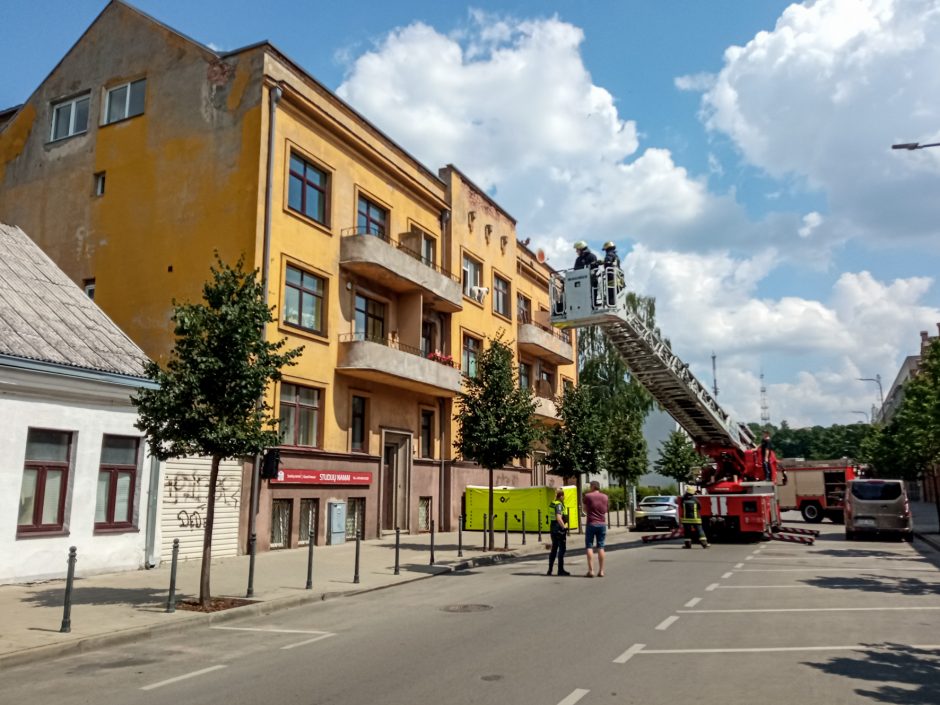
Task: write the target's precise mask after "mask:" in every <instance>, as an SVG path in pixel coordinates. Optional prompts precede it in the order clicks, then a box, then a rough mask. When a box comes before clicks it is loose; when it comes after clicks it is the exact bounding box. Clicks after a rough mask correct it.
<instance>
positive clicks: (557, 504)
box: [549, 499, 568, 528]
mask: <svg viewBox="0 0 940 705" xmlns="http://www.w3.org/2000/svg"><path fill="white" fill-rule="evenodd" d="M549 508H550V510H551V517H552V526H558V522H557V521H556V519H555V517H557V516H558V515H559V514H561V517H562V519H564V520H565V521H567V519H568V518H567V516H565V503H564V502H562V501H561V500H560V499H556V500H555V501H554V502H552V503H551V505H549ZM559 528H560V527H559Z"/></svg>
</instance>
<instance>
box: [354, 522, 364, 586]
mask: <svg viewBox="0 0 940 705" xmlns="http://www.w3.org/2000/svg"><path fill="white" fill-rule="evenodd" d="M361 533H362V532H360V531H357V532H356V572H355V573H354V574H353V582H354V583H356V584H357V585H358V584H359V544H360V542H361V538H360V534H361Z"/></svg>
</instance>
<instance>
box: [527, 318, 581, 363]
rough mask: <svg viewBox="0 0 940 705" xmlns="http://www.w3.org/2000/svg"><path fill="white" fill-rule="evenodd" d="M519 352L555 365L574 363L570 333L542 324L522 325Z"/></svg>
mask: <svg viewBox="0 0 940 705" xmlns="http://www.w3.org/2000/svg"><path fill="white" fill-rule="evenodd" d="M517 340H518V345H519V352H523V353H526V354H528V355H533V356H535V357H538V358H540V359H542V360H546V361H548V362H551V363H552V364H554V365H570V364H572V363H573V362H574V346H573V345H572V344H571V335H570V334H569V333H568V331H561V330H558V329H557V328H553V327H552V326H548V325H544V324H542V323H535V322H531V323H520V324H519V337H518V339H517Z"/></svg>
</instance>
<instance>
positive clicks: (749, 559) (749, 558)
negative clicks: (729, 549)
mask: <svg viewBox="0 0 940 705" xmlns="http://www.w3.org/2000/svg"><path fill="white" fill-rule="evenodd" d="M744 560H746V561H752V560H754V556H753V555H751V556H745V557H744Z"/></svg>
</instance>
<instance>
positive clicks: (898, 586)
mask: <svg viewBox="0 0 940 705" xmlns="http://www.w3.org/2000/svg"><path fill="white" fill-rule="evenodd" d="M803 583H804V584H806V585H812V586H813V587H818V588H831V589H833V590H861V591H862V592H883V593H887V594H891V595H911V596H917V595H940V583H930V582H927V581H925V580H921V579H920V578H908V577H903V578H896V577H887V576H881V575H871V576H866V575H861V576H855V577H849V578H846V577H839V578H836V577H829V578H809V579H808V580H804V581H803ZM938 702H940V701H938Z"/></svg>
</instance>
